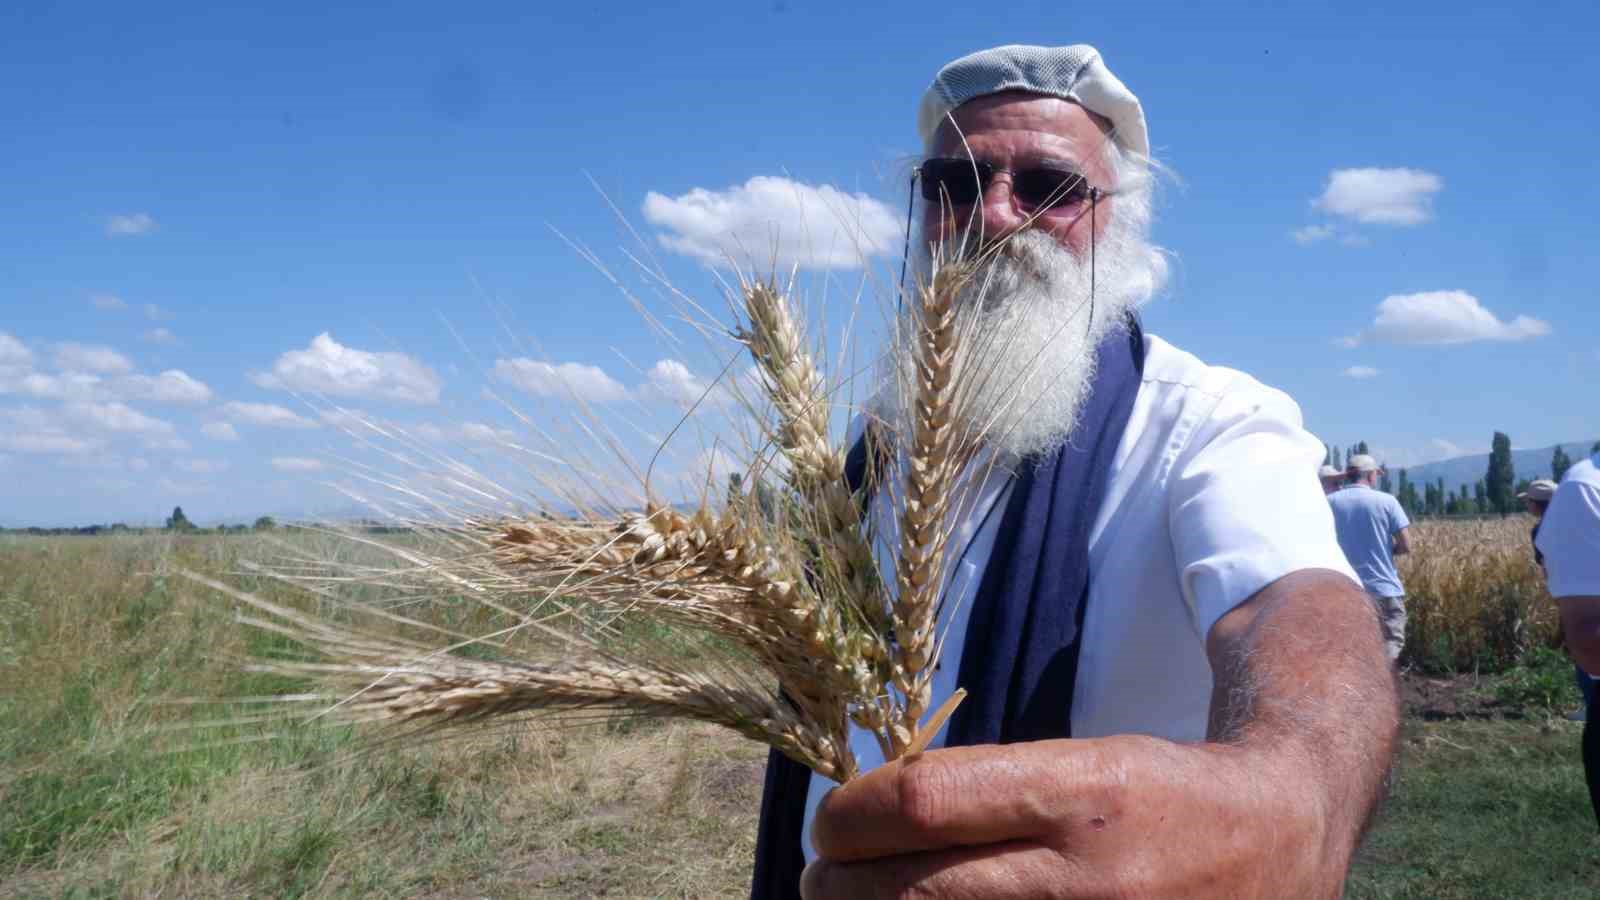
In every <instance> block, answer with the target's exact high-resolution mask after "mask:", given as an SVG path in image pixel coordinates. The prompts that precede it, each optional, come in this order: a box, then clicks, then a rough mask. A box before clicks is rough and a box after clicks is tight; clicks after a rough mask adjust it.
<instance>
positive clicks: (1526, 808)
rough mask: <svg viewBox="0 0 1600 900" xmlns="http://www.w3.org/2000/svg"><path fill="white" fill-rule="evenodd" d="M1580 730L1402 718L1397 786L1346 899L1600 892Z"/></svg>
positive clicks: (1547, 724)
mask: <svg viewBox="0 0 1600 900" xmlns="http://www.w3.org/2000/svg"><path fill="white" fill-rule="evenodd" d="M1569 680H1570V675H1569ZM1580 729H1581V726H1579V725H1577V724H1576V723H1570V722H1566V721H1565V720H1562V719H1553V720H1541V721H1537V722H1529V721H1527V720H1522V721H1518V720H1500V721H1475V722H1410V723H1408V724H1407V726H1406V730H1405V744H1404V750H1403V751H1402V760H1401V768H1400V777H1399V779H1398V784H1397V785H1396V786H1395V789H1394V792H1393V795H1392V796H1391V798H1390V801H1389V804H1388V806H1387V807H1386V809H1385V810H1384V812H1383V813H1382V815H1381V817H1380V819H1379V821H1378V822H1377V825H1376V827H1375V828H1374V830H1373V832H1372V834H1371V836H1370V837H1369V839H1368V841H1367V843H1366V846H1365V847H1364V848H1363V851H1362V853H1361V857H1360V860H1359V861H1358V863H1357V865H1356V866H1355V869H1354V871H1353V873H1352V877H1351V882H1350V888H1349V891H1348V892H1347V896H1349V897H1353V898H1374V900H1376V898H1386V900H1388V898H1396V900H1397V898H1441V900H1442V898H1465V897H1573V898H1578V897H1583V898H1593V897H1596V896H1600V835H1597V833H1596V825H1595V819H1594V814H1593V813H1592V812H1591V810H1590V808H1589V797H1588V794H1587V791H1586V789H1585V787H1584V781H1583V766H1582V763H1581V761H1580V759H1579V755H1578V737H1579V732H1580Z"/></svg>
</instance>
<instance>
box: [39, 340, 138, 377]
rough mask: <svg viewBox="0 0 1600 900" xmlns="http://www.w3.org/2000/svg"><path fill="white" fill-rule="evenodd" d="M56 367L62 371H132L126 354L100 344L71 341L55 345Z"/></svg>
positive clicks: (109, 372) (105, 372) (131, 364)
mask: <svg viewBox="0 0 1600 900" xmlns="http://www.w3.org/2000/svg"><path fill="white" fill-rule="evenodd" d="M55 358H56V368H58V369H60V370H62V371H64V372H99V373H103V374H119V373H122V372H131V371H133V363H131V362H129V361H128V358H127V357H126V356H123V355H122V354H121V353H118V352H117V351H115V350H113V349H111V348H110V347H106V346H104V345H100V344H77V343H73V342H71V341H68V342H66V343H61V344H57V345H56V347H55Z"/></svg>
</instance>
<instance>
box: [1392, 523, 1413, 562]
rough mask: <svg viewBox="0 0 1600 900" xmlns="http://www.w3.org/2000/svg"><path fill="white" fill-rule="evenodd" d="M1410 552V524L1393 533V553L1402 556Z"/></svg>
mask: <svg viewBox="0 0 1600 900" xmlns="http://www.w3.org/2000/svg"><path fill="white" fill-rule="evenodd" d="M1410 552H1411V526H1409V525H1408V526H1406V527H1405V528H1402V529H1400V530H1399V531H1396V532H1395V533H1394V555H1395V556H1404V555H1406V554H1407V553H1410Z"/></svg>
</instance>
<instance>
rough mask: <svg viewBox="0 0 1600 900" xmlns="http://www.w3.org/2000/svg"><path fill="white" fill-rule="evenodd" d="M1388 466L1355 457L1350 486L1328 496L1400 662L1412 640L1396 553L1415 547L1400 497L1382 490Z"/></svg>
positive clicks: (1392, 657) (1348, 470)
mask: <svg viewBox="0 0 1600 900" xmlns="http://www.w3.org/2000/svg"><path fill="white" fill-rule="evenodd" d="M1382 471H1383V470H1382V468H1381V467H1380V466H1379V465H1378V462H1377V460H1375V459H1373V458H1372V457H1371V456H1368V455H1367V454H1365V453H1358V454H1356V455H1355V456H1352V457H1350V462H1349V464H1348V465H1347V466H1346V467H1345V486H1344V487H1343V488H1341V489H1339V490H1337V491H1335V492H1333V493H1332V494H1329V495H1328V505H1329V506H1330V507H1332V508H1333V527H1334V529H1335V530H1336V531H1337V532H1338V535H1339V547H1340V549H1342V550H1344V557H1345V559H1347V560H1349V561H1350V566H1351V567H1352V568H1354V569H1355V570H1356V574H1357V575H1359V576H1360V577H1361V584H1362V586H1363V587H1365V588H1366V589H1367V596H1369V597H1371V598H1372V603H1373V605H1374V606H1376V607H1377V608H1378V615H1379V617H1380V618H1381V619H1382V620H1383V638H1384V642H1385V643H1387V644H1388V649H1389V661H1390V662H1394V661H1396V660H1398V659H1399V658H1400V650H1401V649H1402V648H1404V646H1405V643H1406V591H1405V588H1404V586H1402V585H1401V584H1400V573H1399V572H1397V571H1395V567H1394V558H1395V557H1396V556H1399V555H1401V554H1403V553H1409V552H1411V535H1410V531H1409V529H1410V527H1411V520H1410V519H1408V518H1406V511H1405V510H1404V509H1402V508H1401V507H1400V501H1398V500H1396V499H1395V498H1394V497H1393V496H1391V495H1389V494H1385V493H1383V492H1382V491H1380V490H1378V489H1377V486H1378V476H1379V474H1381V473H1382Z"/></svg>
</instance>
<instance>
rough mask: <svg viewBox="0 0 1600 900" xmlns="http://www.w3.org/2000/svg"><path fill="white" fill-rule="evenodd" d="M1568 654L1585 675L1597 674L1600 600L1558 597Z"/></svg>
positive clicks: (1598, 665) (1599, 598)
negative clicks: (1586, 673) (1588, 673)
mask: <svg viewBox="0 0 1600 900" xmlns="http://www.w3.org/2000/svg"><path fill="white" fill-rule="evenodd" d="M1556 602H1557V604H1558V605H1560V607H1561V628H1562V630H1563V631H1565V632H1566V634H1567V652H1569V653H1571V654H1572V659H1573V661H1574V662H1576V663H1577V664H1578V665H1579V666H1581V667H1583V670H1584V671H1585V672H1591V673H1593V672H1600V597H1557V598H1556Z"/></svg>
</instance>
